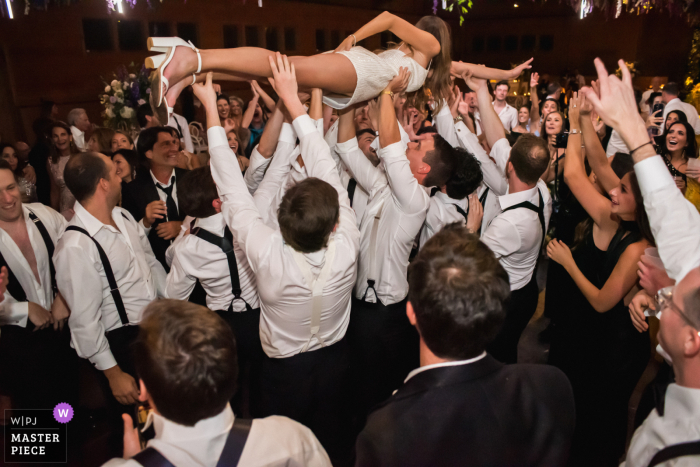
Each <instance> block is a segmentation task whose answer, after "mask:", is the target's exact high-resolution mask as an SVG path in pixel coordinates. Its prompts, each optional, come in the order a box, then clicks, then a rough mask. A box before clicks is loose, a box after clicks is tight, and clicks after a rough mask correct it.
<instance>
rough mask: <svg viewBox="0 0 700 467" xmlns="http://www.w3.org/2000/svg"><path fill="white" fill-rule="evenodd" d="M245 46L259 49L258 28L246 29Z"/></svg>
mask: <svg viewBox="0 0 700 467" xmlns="http://www.w3.org/2000/svg"><path fill="white" fill-rule="evenodd" d="M245 45H246V46H248V47H259V46H260V39H259V38H258V27H257V26H246V27H245Z"/></svg>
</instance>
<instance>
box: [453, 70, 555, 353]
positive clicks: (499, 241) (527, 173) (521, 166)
mask: <svg viewBox="0 0 700 467" xmlns="http://www.w3.org/2000/svg"><path fill="white" fill-rule="evenodd" d="M467 84H468V85H469V87H471V88H473V89H476V92H477V95H478V97H479V100H480V101H481V100H483V99H486V98H487V94H488V90H487V89H486V82H485V81H484V80H474V79H470V80H469V81H468V82H467ZM496 119H497V115H496V112H495V111H494V110H493V109H485V110H484V112H482V115H481V121H482V125H483V129H484V134H486V137H487V139H488V140H489V143H491V141H493V140H497V142H496V143H493V147H494V148H495V147H496V146H497V145H498V144H499V142H500V141H506V140H505V131H504V130H503V128H502V127H500V128H499V125H498V120H496ZM501 144H505V145H507V144H508V143H507V142H505V143H501ZM549 158H550V156H549V150H548V149H547V144H546V142H545V141H544V140H543V139H542V138H538V137H536V136H534V135H523V136H521V137H520V138H518V141H517V142H516V143H515V146H513V148H512V149H511V150H510V157H509V159H508V162H507V165H506V170H505V174H506V179H507V181H508V192H507V194H505V195H503V196H500V197H499V198H498V204H499V208H500V213H498V214H497V215H496V217H494V218H493V219H492V220H491V221H490V222H489V224H487V225H486V226H485V227H483V228H482V235H481V240H482V241H483V242H484V243H485V244H486V245H487V246H488V247H489V248H491V250H492V251H493V252H494V253H495V254H496V257H497V258H498V259H499V261H500V262H501V265H503V267H504V268H505V270H506V272H508V277H509V279H510V289H511V300H510V306H509V308H508V312H507V314H506V319H505V322H504V324H503V327H502V328H501V331H500V332H499V334H498V335H497V336H496V338H495V339H494V340H493V342H491V344H490V345H489V347H488V350H489V353H491V354H492V355H493V356H494V357H496V358H497V359H498V360H500V361H502V362H504V363H517V355H518V341H519V340H520V335H521V334H522V332H523V330H524V329H525V327H526V326H527V323H528V322H529V321H530V318H532V315H533V314H534V313H535V310H536V309H537V298H538V295H539V289H538V287H537V278H536V266H537V259H538V258H539V255H540V250H541V249H542V245H543V242H544V237H545V235H546V234H547V227H548V225H549V218H550V216H551V214H552V199H551V197H550V196H549V190H548V189H547V185H546V184H545V183H544V181H542V180H541V179H540V176H541V175H542V174H543V173H544V171H545V170H546V169H547V167H548V166H549Z"/></svg>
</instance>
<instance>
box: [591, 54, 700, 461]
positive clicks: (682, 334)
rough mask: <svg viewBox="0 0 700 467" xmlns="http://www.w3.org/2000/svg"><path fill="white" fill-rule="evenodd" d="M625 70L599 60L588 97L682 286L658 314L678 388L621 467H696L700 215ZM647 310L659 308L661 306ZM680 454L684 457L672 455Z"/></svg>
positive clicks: (699, 446) (699, 457) (699, 438)
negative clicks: (652, 134)
mask: <svg viewBox="0 0 700 467" xmlns="http://www.w3.org/2000/svg"><path fill="white" fill-rule="evenodd" d="M620 64H621V67H622V76H623V79H622V80H619V79H618V78H617V77H616V76H614V75H610V76H608V73H607V71H606V69H605V65H603V63H602V62H601V61H600V60H598V59H596V68H597V69H598V77H599V80H600V95H597V94H595V92H594V91H592V90H590V89H585V90H584V91H585V92H586V97H587V98H588V99H589V100H590V101H591V102H592V103H593V105H594V107H595V110H596V112H598V114H599V115H600V116H601V118H602V119H603V120H604V121H605V123H606V124H607V125H610V126H611V127H613V128H614V129H615V130H617V131H618V132H619V134H620V136H621V137H622V138H623V140H624V141H625V143H626V144H627V145H628V146H629V147H630V148H632V157H633V159H634V162H635V167H634V170H635V173H636V174H637V180H638V181H639V188H640V190H641V192H642V196H643V197H644V208H645V209H646V211H647V214H648V216H649V224H650V226H651V229H652V232H653V233H654V238H655V240H656V243H657V246H658V249H659V256H660V257H661V260H662V261H663V264H664V266H665V267H666V270H667V272H668V275H669V277H670V278H671V279H674V280H676V281H677V285H676V286H675V289H672V290H671V294H670V295H671V297H669V296H668V295H666V294H665V297H664V298H665V300H664V302H663V303H662V305H663V306H661V307H660V308H661V309H660V310H659V311H661V317H660V325H659V342H660V344H661V346H662V348H663V350H665V351H666V352H667V353H668V354H669V356H670V357H671V360H672V364H673V369H674V373H675V376H676V382H675V383H673V384H671V385H669V386H668V388H667V390H666V394H665V397H664V398H663V404H659V405H657V409H656V410H654V411H652V413H651V414H650V415H649V417H648V418H647V419H646V420H645V421H644V423H643V424H642V425H641V426H640V427H639V428H638V429H637V431H636V432H635V434H634V437H633V438H632V442H631V444H630V448H629V451H628V453H627V459H626V461H625V462H624V463H623V464H622V465H623V466H625V467H637V466H639V467H646V466H650V465H654V466H655V465H663V466H667V467H670V466H676V467H685V466H695V465H698V462H700V423H698V420H699V417H700V335H699V334H698V332H699V331H700V329H698V328H700V270H699V269H698V268H699V267H700V235H699V234H698V232H699V231H700V214H699V213H698V211H697V209H695V207H694V206H693V205H692V204H691V203H690V202H689V201H687V200H686V199H685V198H684V197H683V194H682V193H681V192H680V191H679V190H678V188H677V187H676V185H675V182H674V181H673V178H672V177H671V175H670V173H669V172H668V170H666V171H664V170H663V169H664V168H665V163H664V162H663V160H662V158H661V156H657V155H656V153H655V151H654V147H653V146H652V145H651V144H650V143H651V142H650V141H649V136H648V133H647V132H646V126H645V124H644V121H643V120H642V119H641V117H640V116H639V115H638V114H637V112H636V105H635V104H636V103H635V102H634V90H633V88H632V79H631V76H630V74H629V72H628V71H627V69H626V67H624V64H623V63H622V61H620ZM635 299H636V298H635ZM646 305H648V306H652V307H655V308H658V307H659V304H658V303H648V302H647V303H646ZM686 443H688V444H686ZM683 444H685V446H683ZM666 448H668V449H666ZM679 448H680V450H681V451H685V453H683V454H681V453H679V452H678V451H676V452H674V451H675V450H677V449H679ZM684 454H685V455H684Z"/></svg>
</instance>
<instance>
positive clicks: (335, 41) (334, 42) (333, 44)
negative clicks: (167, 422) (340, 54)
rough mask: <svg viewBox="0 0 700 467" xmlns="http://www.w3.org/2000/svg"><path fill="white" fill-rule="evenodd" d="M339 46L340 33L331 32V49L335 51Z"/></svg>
mask: <svg viewBox="0 0 700 467" xmlns="http://www.w3.org/2000/svg"><path fill="white" fill-rule="evenodd" d="M339 45H340V31H331V49H333V50H335V49H336V48H337V47H338V46H339Z"/></svg>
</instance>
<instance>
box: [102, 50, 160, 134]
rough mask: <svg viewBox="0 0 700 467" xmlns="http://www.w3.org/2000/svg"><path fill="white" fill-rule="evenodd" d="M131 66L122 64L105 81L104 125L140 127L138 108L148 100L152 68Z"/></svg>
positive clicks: (103, 100) (103, 94)
mask: <svg viewBox="0 0 700 467" xmlns="http://www.w3.org/2000/svg"><path fill="white" fill-rule="evenodd" d="M129 68H130V69H132V70H134V71H132V72H129V71H128V70H127V67H125V66H123V65H122V66H121V67H119V68H118V69H117V71H116V73H114V76H113V79H112V80H110V81H107V80H105V79H103V81H104V92H102V93H100V96H99V97H100V104H102V105H103V106H104V111H103V112H102V116H103V117H104V126H106V127H108V128H113V129H115V130H116V129H120V130H127V131H130V130H132V129H138V122H137V121H136V109H137V108H138V107H139V106H140V105H143V104H145V103H146V102H148V98H149V91H150V89H149V88H150V86H151V79H150V70H148V69H146V68H145V67H143V66H142V67H141V68H140V69H138V68H136V66H135V65H134V64H133V63H132V64H131V65H129Z"/></svg>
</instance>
